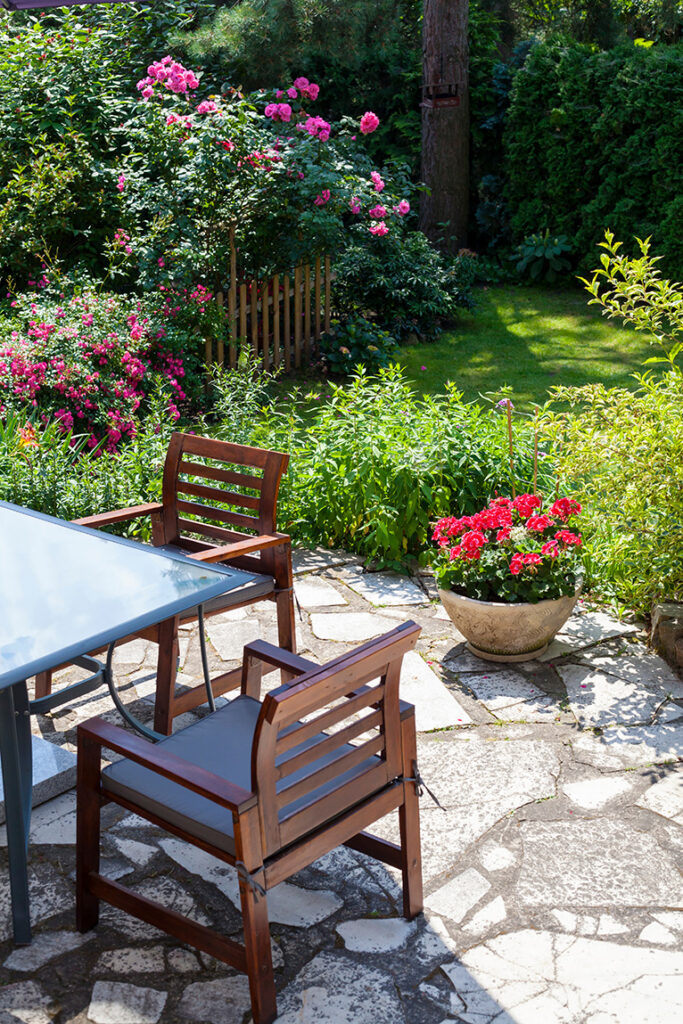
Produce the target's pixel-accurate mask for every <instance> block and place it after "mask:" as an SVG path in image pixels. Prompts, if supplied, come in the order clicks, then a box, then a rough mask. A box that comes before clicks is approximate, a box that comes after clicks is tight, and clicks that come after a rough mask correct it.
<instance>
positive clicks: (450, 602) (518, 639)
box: [439, 584, 581, 661]
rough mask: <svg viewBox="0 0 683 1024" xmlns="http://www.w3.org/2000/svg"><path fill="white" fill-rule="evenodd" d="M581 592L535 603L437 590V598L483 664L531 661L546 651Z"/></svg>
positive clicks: (578, 590) (578, 589)
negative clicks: (514, 602) (491, 599)
mask: <svg viewBox="0 0 683 1024" xmlns="http://www.w3.org/2000/svg"><path fill="white" fill-rule="evenodd" d="M580 593H581V585H580V584H579V586H578V587H577V588H576V593H575V594H574V595H573V596H572V597H558V598H556V599H555V600H554V601H538V602H537V603H536V604H506V603H505V602H504V601H475V600H474V598H471V597H462V596H461V595H460V594H456V593H454V592H453V591H452V590H439V597H440V598H441V602H442V604H443V606H444V608H445V609H446V611H447V612H448V615H449V617H450V619H451V621H452V622H453V624H454V625H455V626H456V627H457V628H458V629H459V630H460V632H461V633H462V634H463V636H464V637H465V638H466V639H467V647H468V650H470V651H471V652H472V654H476V656H477V657H478V658H484V659H485V660H486V661H530V660H531V659H532V658H537V657H538V656H539V655H540V654H543V652H544V651H545V650H546V649H547V647H548V644H549V643H550V641H551V640H552V638H553V637H554V636H555V634H556V633H557V632H558V630H559V629H561V628H562V626H563V625H564V624H565V622H566V621H567V619H568V618H569V616H570V615H571V613H572V612H573V610H574V606H575V605H576V602H577V601H578V599H579V594H580Z"/></svg>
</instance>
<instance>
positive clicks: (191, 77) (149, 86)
mask: <svg viewBox="0 0 683 1024" xmlns="http://www.w3.org/2000/svg"><path fill="white" fill-rule="evenodd" d="M155 86H161V87H162V88H164V89H168V90H169V91H170V92H175V93H187V92H188V90H190V89H197V88H198V86H199V79H198V78H197V76H196V75H195V73H194V71H190V70H189V69H188V68H184V67H183V65H182V64H179V63H178V62H177V61H175V60H173V58H172V57H168V56H166V57H162V58H161V60H155V61H154V63H153V64H150V66H149V67H148V68H147V77H146V78H141V79H140V81H139V82H138V85H137V87H138V91H139V92H141V93H142V98H143V100H150V99H151V98H152V96H154V87H155Z"/></svg>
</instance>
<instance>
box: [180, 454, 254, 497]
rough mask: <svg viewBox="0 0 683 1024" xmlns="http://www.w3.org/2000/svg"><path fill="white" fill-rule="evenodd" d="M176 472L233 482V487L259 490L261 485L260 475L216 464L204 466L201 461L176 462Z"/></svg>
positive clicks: (221, 481)
mask: <svg viewBox="0 0 683 1024" xmlns="http://www.w3.org/2000/svg"><path fill="white" fill-rule="evenodd" d="M178 473H185V474H186V475H187V476H203V477H206V479H207V480H218V481H219V482H220V483H223V484H233V485H234V486H235V487H244V488H246V489H248V490H251V491H260V490H261V487H262V486H263V477H262V476H249V475H247V474H246V473H235V471H234V470H232V469H219V468H218V467H217V466H205V465H203V464H202V463H201V462H187V461H186V460H185V459H183V460H181V462H179V463H178Z"/></svg>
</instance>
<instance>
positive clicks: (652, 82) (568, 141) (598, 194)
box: [504, 40, 683, 278]
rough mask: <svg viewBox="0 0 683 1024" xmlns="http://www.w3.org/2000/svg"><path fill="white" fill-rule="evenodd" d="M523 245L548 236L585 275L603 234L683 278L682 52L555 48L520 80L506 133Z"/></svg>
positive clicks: (544, 47)
mask: <svg viewBox="0 0 683 1024" xmlns="http://www.w3.org/2000/svg"><path fill="white" fill-rule="evenodd" d="M504 146H505V159H506V171H507V177H508V193H507V198H508V202H509V208H510V212H511V225H512V231H513V235H514V239H515V241H521V240H522V239H523V238H525V237H526V236H527V235H530V234H533V233H535V232H538V231H545V229H546V228H547V229H549V230H550V232H551V233H552V234H564V235H567V236H568V238H569V239H570V240H571V242H572V246H573V250H574V254H575V256H576V257H577V259H578V261H579V267H580V268H581V269H583V270H585V269H587V268H589V267H590V266H592V265H594V263H595V246H596V245H597V243H598V242H599V241H600V240H601V239H602V237H603V234H604V231H605V229H606V228H610V229H611V230H612V231H614V232H615V234H616V235H617V237H618V238H624V239H628V238H630V237H631V236H633V235H637V236H639V237H640V238H645V237H647V236H650V235H651V236H652V247H653V249H654V250H655V251H656V252H657V253H659V254H661V255H662V256H663V257H664V259H663V262H662V264H661V269H662V271H663V272H664V273H665V274H667V275H668V276H670V277H675V278H680V277H681V276H682V274H683V194H682V190H681V187H680V184H681V166H682V164H683V161H682V158H683V45H680V44H679V45H675V46H655V47H652V48H645V47H642V46H633V45H631V44H629V45H626V46H622V47H619V48H617V49H614V50H607V51H602V52H595V50H594V49H593V48H591V47H590V46H585V45H581V44H579V43H575V42H569V41H566V40H565V41H558V40H555V41H550V42H548V43H543V44H538V45H536V46H534V47H533V48H532V50H531V52H530V54H529V57H528V58H527V60H526V62H525V64H524V66H523V68H521V69H520V71H519V72H518V73H517V75H516V76H515V80H514V85H513V90H512V101H511V105H510V110H509V115H508V119H507V123H506V127H505V134H504Z"/></svg>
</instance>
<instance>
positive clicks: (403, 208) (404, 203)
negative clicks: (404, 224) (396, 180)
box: [394, 199, 410, 217]
mask: <svg viewBox="0 0 683 1024" xmlns="http://www.w3.org/2000/svg"><path fill="white" fill-rule="evenodd" d="M394 210H395V211H396V213H397V214H398V215H399V217H405V215H406V214H407V213H410V203H409V202H408V200H407V199H402V200H401V202H400V203H399V204H398V206H395V207H394Z"/></svg>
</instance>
